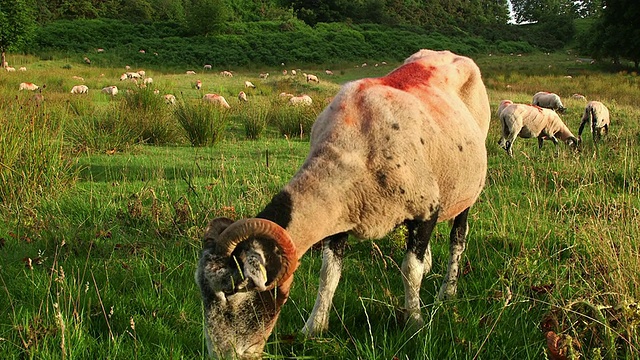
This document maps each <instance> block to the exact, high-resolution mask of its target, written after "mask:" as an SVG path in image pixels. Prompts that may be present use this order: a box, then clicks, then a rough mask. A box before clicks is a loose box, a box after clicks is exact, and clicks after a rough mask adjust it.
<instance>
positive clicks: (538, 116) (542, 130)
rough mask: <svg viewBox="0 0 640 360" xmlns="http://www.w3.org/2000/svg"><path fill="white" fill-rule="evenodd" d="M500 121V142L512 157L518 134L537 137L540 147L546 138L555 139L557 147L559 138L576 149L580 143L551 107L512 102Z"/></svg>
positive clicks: (524, 136) (523, 136) (501, 113)
mask: <svg viewBox="0 0 640 360" xmlns="http://www.w3.org/2000/svg"><path fill="white" fill-rule="evenodd" d="M500 122H501V123H502V137H501V138H500V140H499V141H498V144H499V145H500V146H501V147H502V148H503V149H505V151H506V152H507V154H509V156H511V157H513V150H512V146H513V142H514V141H515V139H516V137H518V136H520V137H521V138H525V139H528V138H532V137H537V138H538V147H539V148H542V141H543V140H545V139H548V140H551V141H553V143H554V144H555V145H556V149H557V145H558V138H559V139H560V140H562V141H564V142H565V143H566V144H567V145H569V147H570V148H573V149H575V148H576V147H577V145H578V139H577V138H576V137H575V136H573V134H572V133H571V130H569V128H568V127H567V125H565V124H564V122H562V119H560V116H559V115H558V114H557V113H556V112H555V111H553V110H551V109H545V108H541V107H539V106H535V105H529V104H510V105H508V106H506V107H505V108H504V109H503V110H502V112H500Z"/></svg>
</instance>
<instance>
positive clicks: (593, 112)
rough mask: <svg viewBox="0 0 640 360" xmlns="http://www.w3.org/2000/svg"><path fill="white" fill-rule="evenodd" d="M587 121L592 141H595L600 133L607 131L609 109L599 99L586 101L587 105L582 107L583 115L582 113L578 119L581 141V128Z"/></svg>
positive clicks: (603, 133) (580, 139)
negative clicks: (579, 119)
mask: <svg viewBox="0 0 640 360" xmlns="http://www.w3.org/2000/svg"><path fill="white" fill-rule="evenodd" d="M587 122H588V123H589V124H590V127H591V134H592V135H593V142H594V143H597V142H598V141H599V140H600V137H602V135H606V134H608V133H609V125H611V120H610V119H609V109H607V107H606V106H604V104H603V103H601V102H600V101H589V103H587V107H586V108H585V109H584V115H582V119H581V121H580V128H579V129H578V139H579V141H582V130H584V126H585V125H586V124H587Z"/></svg>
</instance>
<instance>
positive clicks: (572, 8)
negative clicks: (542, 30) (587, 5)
mask: <svg viewBox="0 0 640 360" xmlns="http://www.w3.org/2000/svg"><path fill="white" fill-rule="evenodd" d="M576 4H577V2H574V1H573V0H511V7H512V10H513V13H514V16H515V20H516V22H517V23H529V22H533V23H535V22H544V20H546V19H547V18H549V17H555V16H559V15H569V16H571V17H576V16H577V9H576Z"/></svg>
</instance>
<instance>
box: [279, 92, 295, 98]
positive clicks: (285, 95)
mask: <svg viewBox="0 0 640 360" xmlns="http://www.w3.org/2000/svg"><path fill="white" fill-rule="evenodd" d="M294 96H295V95H293V94H289V93H286V92H281V93H280V94H279V95H278V97H280V98H292V97H294Z"/></svg>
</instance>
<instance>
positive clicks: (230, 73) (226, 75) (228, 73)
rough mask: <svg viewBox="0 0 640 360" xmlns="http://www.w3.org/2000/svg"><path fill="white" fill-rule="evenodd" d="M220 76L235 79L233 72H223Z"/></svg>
mask: <svg viewBox="0 0 640 360" xmlns="http://www.w3.org/2000/svg"><path fill="white" fill-rule="evenodd" d="M220 75H222V76H224V77H233V73H232V72H231V71H228V70H224V71H221V72H220Z"/></svg>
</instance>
